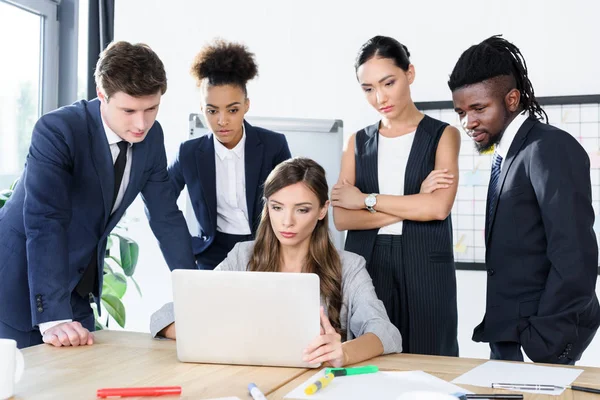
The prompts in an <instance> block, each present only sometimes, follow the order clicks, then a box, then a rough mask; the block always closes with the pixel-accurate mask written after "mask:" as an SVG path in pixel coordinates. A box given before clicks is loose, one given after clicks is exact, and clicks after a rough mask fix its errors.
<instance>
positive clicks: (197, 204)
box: [169, 121, 291, 255]
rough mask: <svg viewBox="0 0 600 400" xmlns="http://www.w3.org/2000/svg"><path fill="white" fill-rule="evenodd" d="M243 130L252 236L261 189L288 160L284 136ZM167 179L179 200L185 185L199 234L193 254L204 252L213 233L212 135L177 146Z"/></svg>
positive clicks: (214, 205) (212, 238)
mask: <svg viewBox="0 0 600 400" xmlns="http://www.w3.org/2000/svg"><path fill="white" fill-rule="evenodd" d="M244 124H245V127H246V144H245V147H244V150H245V157H244V159H245V172H246V205H247V207H248V220H249V223H250V231H251V232H252V234H253V235H254V234H255V233H256V229H257V228H258V223H259V222H260V215H261V212H262V207H263V201H262V197H263V188H262V185H263V184H264V183H265V180H266V179H267V176H268V175H269V174H270V173H271V171H272V170H273V169H274V168H275V167H276V166H277V165H278V164H279V163H280V162H282V161H285V160H287V159H289V158H291V154H290V149H289V147H288V144H287V140H286V139H285V136H284V135H283V134H281V133H276V132H273V131H269V130H267V129H263V128H259V127H254V126H252V125H250V124H249V123H248V122H246V121H244ZM169 178H170V180H171V184H172V187H173V189H174V190H175V194H176V195H177V196H179V194H180V193H181V191H182V190H183V188H184V186H185V185H187V189H188V193H189V196H190V200H191V202H192V207H193V208H194V214H195V215H196V218H197V220H198V224H199V225H200V232H198V235H197V236H193V237H192V246H193V248H194V254H196V255H198V254H200V253H202V252H203V251H205V250H206V249H207V248H208V247H209V246H210V245H211V243H212V242H213V240H214V238H215V233H216V232H217V181H216V179H217V178H216V171H215V146H214V142H213V134H212V133H210V134H208V135H205V136H202V137H199V138H197V139H192V140H188V141H186V142H184V143H182V144H181V146H180V147H179V153H178V155H177V159H176V160H175V161H174V162H173V164H172V165H171V166H170V167H169Z"/></svg>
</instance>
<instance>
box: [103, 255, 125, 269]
mask: <svg viewBox="0 0 600 400" xmlns="http://www.w3.org/2000/svg"><path fill="white" fill-rule="evenodd" d="M106 258H110V259H111V260H113V261H114V262H116V263H117V265H118V266H119V267H121V268H123V266H122V265H121V260H119V259H118V258H117V257H115V256H108V257H106Z"/></svg>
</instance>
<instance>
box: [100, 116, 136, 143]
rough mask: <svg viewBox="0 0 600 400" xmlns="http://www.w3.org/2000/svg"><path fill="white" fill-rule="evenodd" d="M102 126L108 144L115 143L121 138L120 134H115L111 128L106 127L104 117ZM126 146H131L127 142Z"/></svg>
mask: <svg viewBox="0 0 600 400" xmlns="http://www.w3.org/2000/svg"><path fill="white" fill-rule="evenodd" d="M102 126H103V127H104V133H105V134H106V139H107V140H108V145H109V146H110V145H112V144H117V143H119V142H120V141H122V140H123V139H122V138H121V136H119V135H117V134H116V133H115V132H114V131H113V130H112V129H110V128H109V127H108V125H107V124H106V121H104V118H102ZM127 145H128V147H131V146H132V144H131V143H127Z"/></svg>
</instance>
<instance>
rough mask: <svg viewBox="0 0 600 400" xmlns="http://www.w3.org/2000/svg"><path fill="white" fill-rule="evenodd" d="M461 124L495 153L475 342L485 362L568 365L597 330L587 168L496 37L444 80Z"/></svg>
mask: <svg viewBox="0 0 600 400" xmlns="http://www.w3.org/2000/svg"><path fill="white" fill-rule="evenodd" d="M448 85H449V86H450V89H451V90H452V99H453V102H454V107H455V111H456V112H457V113H458V115H459V117H460V119H461V122H462V125H463V126H464V127H465V129H466V130H467V133H468V134H469V135H470V136H471V137H472V138H473V140H474V141H475V146H476V148H477V149H478V150H479V151H480V152H483V151H485V150H489V149H492V148H493V147H494V146H495V151H494V156H493V158H492V168H491V170H492V171H491V177H490V184H489V188H488V198H487V207H486V224H485V240H486V268H487V274H488V279H487V300H486V313H485V317H484V319H483V322H482V323H481V324H480V325H479V326H477V327H476V328H475V331H474V334H473V340H474V341H476V342H489V343H490V348H491V358H492V359H500V360H515V361H522V360H523V354H522V352H521V348H522V349H523V350H524V351H525V353H526V354H527V355H528V356H529V358H531V360H533V361H535V362H545V363H556V364H574V363H575V361H577V360H579V359H580V358H581V354H582V353H583V351H584V350H585V349H586V347H587V346H588V345H589V344H590V342H591V340H592V338H593V337H594V335H595V333H596V330H597V329H598V326H599V325H600V309H599V306H598V299H597V297H596V293H595V288H596V278H597V273H598V245H597V242H596V236H595V234H594V230H593V224H594V211H593V208H592V196H591V183H590V161H589V157H588V155H587V154H586V152H585V150H584V149H583V148H582V146H581V145H580V144H579V142H578V141H577V140H576V139H575V138H573V137H572V136H571V135H570V134H568V133H567V132H565V131H562V130H560V129H558V128H556V127H553V126H551V125H548V124H545V123H542V122H541V121H540V120H539V119H542V118H544V117H545V118H546V120H547V116H546V113H545V112H544V111H543V110H542V108H541V107H540V105H539V104H538V102H537V100H536V98H535V96H534V92H533V88H532V86H531V82H530V81H529V78H528V76H527V68H526V64H525V60H524V59H523V56H522V55H521V52H520V51H519V49H518V48H517V47H516V46H514V45H513V44H512V43H510V42H508V41H506V40H504V39H502V38H501V37H499V36H493V37H490V38H488V39H486V40H484V41H483V42H481V43H480V44H478V45H475V46H472V47H470V48H469V49H468V50H466V51H465V52H464V53H463V54H462V55H461V57H460V59H459V60H458V62H457V64H456V66H455V67H454V70H453V71H452V74H451V76H450V80H449V82H448Z"/></svg>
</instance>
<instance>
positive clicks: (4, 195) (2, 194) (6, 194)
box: [0, 189, 13, 208]
mask: <svg viewBox="0 0 600 400" xmlns="http://www.w3.org/2000/svg"><path fill="white" fill-rule="evenodd" d="M12 194H13V191H12V190H10V189H4V190H2V191H0V208H2V207H3V206H4V203H6V202H7V201H8V199H9V198H10V196H11V195H12Z"/></svg>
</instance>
